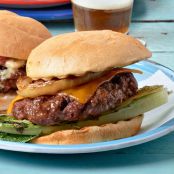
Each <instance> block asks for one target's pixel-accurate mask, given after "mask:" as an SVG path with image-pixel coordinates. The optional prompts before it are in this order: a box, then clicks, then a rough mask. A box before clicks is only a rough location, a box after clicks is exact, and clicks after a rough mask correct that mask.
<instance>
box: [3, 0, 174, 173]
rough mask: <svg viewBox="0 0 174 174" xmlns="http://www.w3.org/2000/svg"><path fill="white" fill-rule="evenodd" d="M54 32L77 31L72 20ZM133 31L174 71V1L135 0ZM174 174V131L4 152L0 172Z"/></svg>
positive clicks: (52, 25) (57, 25)
mask: <svg viewBox="0 0 174 174" xmlns="http://www.w3.org/2000/svg"><path fill="white" fill-rule="evenodd" d="M46 26H47V27H48V28H49V29H50V31H51V32H52V33H53V34H58V33H64V32H69V31H73V30H74V28H73V24H72V22H69V23H47V24H46ZM130 34H131V35H133V36H135V37H138V38H141V39H143V40H145V41H147V47H148V48H149V49H150V50H151V51H152V52H153V57H152V60H155V61H157V62H159V63H162V64H163V65H165V66H168V67H170V68H172V69H173V70H174V0H135V5H134V11H133V21H132V24H131V27H130ZM4 173H13V174H20V173H23V174H32V173H33V174H34V173H37V174H49V173H50V174H53V173H59V174H67V173H71V174H88V173H90V174H93V173H95V174H106V173H108V174H109V173H113V174H115V173H119V174H120V173H121V174H127V173H128V174H135V173H138V174H139V173H143V174H147V173H149V174H150V173H156V174H159V173H164V174H174V133H171V134H169V135H167V136H165V137H162V138H160V139H158V140H154V141H152V142H149V143H145V144H142V145H138V146H135V147H130V148H126V149H122V150H116V151H110V152H102V153H94V154H80V155H46V154H29V153H18V152H10V151H3V150H1V151H0V174H4Z"/></svg>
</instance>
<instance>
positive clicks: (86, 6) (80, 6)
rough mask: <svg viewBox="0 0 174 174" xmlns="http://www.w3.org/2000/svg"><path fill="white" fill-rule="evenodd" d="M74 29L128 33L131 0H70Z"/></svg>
mask: <svg viewBox="0 0 174 174" xmlns="http://www.w3.org/2000/svg"><path fill="white" fill-rule="evenodd" d="M71 1H72V8H73V15H74V23H75V29H76V31H85V30H103V29H110V30H113V31H118V32H122V33H128V31H129V24H130V20H131V14H132V6H133V0H71Z"/></svg>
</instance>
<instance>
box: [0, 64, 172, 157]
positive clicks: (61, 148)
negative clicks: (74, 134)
mask: <svg viewBox="0 0 174 174" xmlns="http://www.w3.org/2000/svg"><path fill="white" fill-rule="evenodd" d="M128 67H131V68H135V69H141V70H142V71H143V72H144V74H143V75H136V78H137V80H138V81H139V80H143V79H146V78H148V77H149V76H150V75H152V74H153V73H154V72H156V71H157V70H161V71H163V72H164V73H165V74H166V75H168V76H169V78H171V79H172V80H173V81H174V72H173V71H172V70H170V69H169V68H166V67H164V66H162V65H160V64H157V63H154V62H151V61H142V62H139V63H136V64H134V65H130V66H128ZM172 131H174V119H173V120H171V121H169V122H168V123H166V124H164V125H162V126H161V127H159V128H157V129H155V130H152V131H149V132H146V133H142V134H140V135H136V136H133V137H129V138H124V139H120V140H113V141H108V142H101V143H93V144H81V145H37V144H29V143H15V142H7V141H0V149H6V150H13V151H23V152H33V153H53V154H72V153H91V152H100V151H107V150H114V149H121V148H125V147H130V146H134V145H138V144H142V143H145V142H148V141H151V140H154V139H157V138H159V137H162V136H164V135H166V134H168V133H170V132H172Z"/></svg>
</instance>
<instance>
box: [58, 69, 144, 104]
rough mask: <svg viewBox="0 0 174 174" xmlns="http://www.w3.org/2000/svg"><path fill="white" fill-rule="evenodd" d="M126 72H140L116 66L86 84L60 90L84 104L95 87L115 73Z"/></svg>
mask: <svg viewBox="0 0 174 174" xmlns="http://www.w3.org/2000/svg"><path fill="white" fill-rule="evenodd" d="M127 72H133V73H142V72H141V71H139V70H133V69H127V68H116V69H113V70H111V71H109V72H108V73H106V74H105V75H103V76H102V77H100V78H97V79H95V80H92V81H90V82H88V83H86V84H83V85H80V86H76V87H74V88H70V89H66V90H63V91H61V93H65V94H67V95H70V96H72V97H73V98H75V99H76V100H77V101H79V102H80V103H82V104H84V103H86V102H87V101H88V100H89V99H90V97H92V96H93V94H94V93H95V91H96V90H97V88H98V87H99V86H100V85H101V84H103V83H104V82H106V81H110V80H111V79H112V78H113V77H114V76H115V75H118V74H121V73H127Z"/></svg>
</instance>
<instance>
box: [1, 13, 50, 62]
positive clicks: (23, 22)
mask: <svg viewBox="0 0 174 174" xmlns="http://www.w3.org/2000/svg"><path fill="white" fill-rule="evenodd" d="M0 26H1V27H0V56H3V57H9V58H16V59H27V57H28V55H29V53H30V52H31V50H32V49H33V48H35V47H36V46H38V45H39V44H40V43H41V42H43V41H44V40H46V39H48V38H50V37H51V34H50V33H49V31H48V30H47V28H46V27H45V26H43V25H42V24H41V23H40V22H38V21H36V20H34V19H32V18H28V17H22V16H19V15H17V14H15V13H13V12H9V11H6V10H1V11H0Z"/></svg>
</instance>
